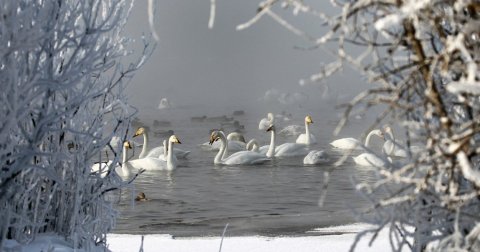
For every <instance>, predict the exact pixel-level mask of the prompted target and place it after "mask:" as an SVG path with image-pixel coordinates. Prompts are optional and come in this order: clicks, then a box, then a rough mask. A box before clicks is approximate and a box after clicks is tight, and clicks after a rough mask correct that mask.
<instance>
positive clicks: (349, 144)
mask: <svg viewBox="0 0 480 252" xmlns="http://www.w3.org/2000/svg"><path fill="white" fill-rule="evenodd" d="M373 135H376V136H379V137H381V138H384V135H383V133H382V131H381V130H379V129H374V130H372V131H370V132H369V133H368V135H367V138H366V139H365V145H363V144H362V142H360V141H359V140H357V139H355V138H353V137H347V138H341V139H337V140H335V141H333V142H331V143H330V145H332V146H333V147H334V148H337V149H342V150H352V149H355V150H359V149H365V147H367V148H368V147H370V139H371V137H372V136H373Z"/></svg>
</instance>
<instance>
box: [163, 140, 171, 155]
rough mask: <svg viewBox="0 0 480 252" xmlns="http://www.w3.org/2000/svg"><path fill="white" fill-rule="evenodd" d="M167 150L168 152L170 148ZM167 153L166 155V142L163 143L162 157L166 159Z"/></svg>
mask: <svg viewBox="0 0 480 252" xmlns="http://www.w3.org/2000/svg"><path fill="white" fill-rule="evenodd" d="M168 150H170V147H168ZM167 156H168V153H167V141H163V157H164V158H167Z"/></svg>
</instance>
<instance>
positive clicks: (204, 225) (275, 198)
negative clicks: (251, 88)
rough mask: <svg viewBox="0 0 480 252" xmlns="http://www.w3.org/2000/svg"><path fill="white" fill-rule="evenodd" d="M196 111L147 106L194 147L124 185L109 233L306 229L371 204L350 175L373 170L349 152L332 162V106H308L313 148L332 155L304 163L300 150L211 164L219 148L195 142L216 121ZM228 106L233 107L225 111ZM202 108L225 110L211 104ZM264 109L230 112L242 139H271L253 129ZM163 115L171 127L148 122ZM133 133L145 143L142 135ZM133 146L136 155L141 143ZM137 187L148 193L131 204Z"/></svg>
mask: <svg viewBox="0 0 480 252" xmlns="http://www.w3.org/2000/svg"><path fill="white" fill-rule="evenodd" d="M194 110H195V109H192V108H178V109H172V110H170V111H158V110H153V109H152V110H148V109H144V110H143V113H141V114H140V119H141V121H142V122H144V123H145V124H146V125H149V126H150V129H151V130H153V131H155V130H165V129H173V130H174V131H175V134H176V135H177V136H178V137H179V138H180V140H181V141H182V144H180V145H175V147H178V148H181V149H184V150H190V151H191V153H190V154H189V156H188V159H186V160H182V159H179V165H178V168H177V169H176V170H175V171H173V172H167V171H146V172H145V173H143V174H142V175H141V176H139V177H138V178H137V180H136V181H135V191H134V192H132V191H131V190H124V191H123V192H122V197H121V200H120V203H119V207H118V209H119V211H120V218H119V219H118V220H117V225H116V228H115V230H113V232H114V233H129V234H143V233H168V234H172V235H174V236H214V235H215V236H218V235H221V234H222V231H223V229H224V227H225V225H226V224H227V223H229V226H228V231H227V234H228V235H256V234H260V235H272V236H278V235H307V234H309V233H308V231H309V230H312V229H313V228H315V227H323V226H331V225H338V224H345V223H350V222H354V221H355V219H354V217H353V214H352V209H357V210H359V209H364V208H366V207H367V206H368V205H369V204H368V202H366V201H365V200H363V198H362V197H361V196H360V195H359V194H358V193H356V192H355V191H354V189H353V185H352V178H355V179H357V180H360V181H373V179H374V177H375V173H374V171H373V169H369V168H363V167H358V166H356V165H355V164H354V163H353V160H352V159H348V160H347V162H345V163H344V164H343V165H341V166H339V167H334V166H333V165H332V163H333V162H335V161H336V160H337V159H338V158H340V157H341V153H338V152H336V151H334V150H332V149H331V148H330V147H329V142H331V141H332V140H333V139H335V138H334V137H332V132H333V129H334V127H335V123H336V122H337V121H338V119H337V118H338V116H337V113H336V112H334V111H333V110H328V109H312V110H311V111H316V113H315V112H313V113H310V114H311V116H312V118H313V121H314V124H312V126H311V130H312V133H313V134H315V136H316V137H317V141H318V143H317V144H315V145H313V146H311V149H315V150H326V151H327V152H328V153H329V154H330V156H331V159H332V162H331V163H330V164H324V165H316V166H304V165H303V162H302V161H303V157H298V158H286V159H276V160H274V161H273V162H271V163H268V164H265V165H257V166H234V167H232V166H221V165H214V164H213V157H214V156H215V154H216V152H212V151H205V150H202V149H201V148H199V146H198V145H199V144H201V143H204V142H207V141H208V140H209V131H210V129H213V128H219V127H220V126H219V123H218V122H209V121H205V122H196V123H193V122H191V121H190V116H192V115H196V116H201V115H202V114H200V112H198V113H197V114H196V113H193V112H192V111H194ZM300 110H301V109H299V111H300ZM187 111H188V112H187ZM224 111H225V110H223V111H222V112H224ZM232 111H233V108H232V110H231V111H230V114H228V115H229V116H230V115H231V112H232ZM205 114H207V115H208V116H215V115H222V113H221V112H220V111H214V110H209V111H208V113H205ZM265 116H266V112H265V111H259V110H255V109H250V110H245V115H242V116H236V117H235V119H236V120H238V121H239V122H240V123H241V124H244V125H245V129H246V130H245V133H244V134H245V136H246V138H247V141H248V140H249V139H250V138H253V137H254V138H256V139H257V140H259V142H260V144H261V145H265V144H268V143H269V139H270V134H269V133H266V132H264V131H260V130H258V122H259V120H260V119H261V118H262V117H265ZM304 116H305V113H301V112H296V113H295V116H294V117H293V118H292V120H291V121H289V122H281V121H280V122H278V123H277V124H278V126H277V128H282V126H286V125H290V124H299V125H303V118H304ZM167 118H168V120H169V121H171V123H172V126H171V127H157V128H155V127H153V126H152V122H153V120H154V119H158V120H165V119H167ZM365 120H366V119H361V120H359V122H361V121H363V122H364V121H365ZM359 128H360V127H359V126H355V127H349V128H346V130H345V132H344V133H342V134H343V135H342V136H344V135H345V136H358V135H359V134H360V133H361V132H362V131H361V130H359ZM227 133H228V130H227ZM352 134H354V135H352ZM342 136H340V137H342ZM149 137H150V138H151V139H152V140H150V141H152V144H151V146H158V145H160V144H161V141H162V140H163V139H162V138H158V137H155V136H154V135H153V134H152V133H150V135H149ZM278 138H279V139H278V140H277V144H279V143H283V142H294V141H295V139H294V138H281V137H278ZM137 140H138V141H139V142H142V138H139V139H137ZM375 141H377V142H379V140H375ZM375 141H374V142H375ZM136 152H137V153H136V155H138V153H139V150H136ZM326 174H328V175H329V184H328V186H325V184H324V178H325V175H326ZM325 188H326V193H325V201H324V205H323V206H322V207H320V206H319V198H320V196H321V195H322V193H324V192H325ZM140 191H142V192H145V194H146V196H147V197H148V198H149V199H150V200H149V201H145V202H135V204H132V202H133V200H132V194H136V193H137V192H140Z"/></svg>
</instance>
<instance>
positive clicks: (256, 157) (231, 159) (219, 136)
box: [209, 130, 270, 165]
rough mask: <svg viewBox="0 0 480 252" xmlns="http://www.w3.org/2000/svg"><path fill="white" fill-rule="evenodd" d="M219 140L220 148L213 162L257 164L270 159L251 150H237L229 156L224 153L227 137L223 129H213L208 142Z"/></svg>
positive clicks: (226, 147) (226, 146)
mask: <svg viewBox="0 0 480 252" xmlns="http://www.w3.org/2000/svg"><path fill="white" fill-rule="evenodd" d="M218 140H220V150H219V151H218V153H217V155H215V158H214V160H213V163H214V164H223V165H258V164H263V163H266V162H268V161H269V160H270V159H269V158H267V157H265V156H264V155H262V154H259V153H256V152H253V151H239V152H236V153H233V154H232V155H230V156H226V157H225V155H224V153H225V151H227V149H228V145H227V138H226V137H225V133H223V131H217V130H215V131H213V132H212V134H211V135H210V141H209V143H210V144H213V143H214V142H217V141H218Z"/></svg>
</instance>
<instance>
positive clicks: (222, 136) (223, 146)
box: [213, 132, 227, 164]
mask: <svg viewBox="0 0 480 252" xmlns="http://www.w3.org/2000/svg"><path fill="white" fill-rule="evenodd" d="M219 135H220V149H219V150H218V153H217V155H215V159H214V160H213V163H214V164H221V163H222V159H223V155H224V153H225V151H226V149H227V146H226V145H227V143H226V139H225V134H223V133H221V132H219Z"/></svg>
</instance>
